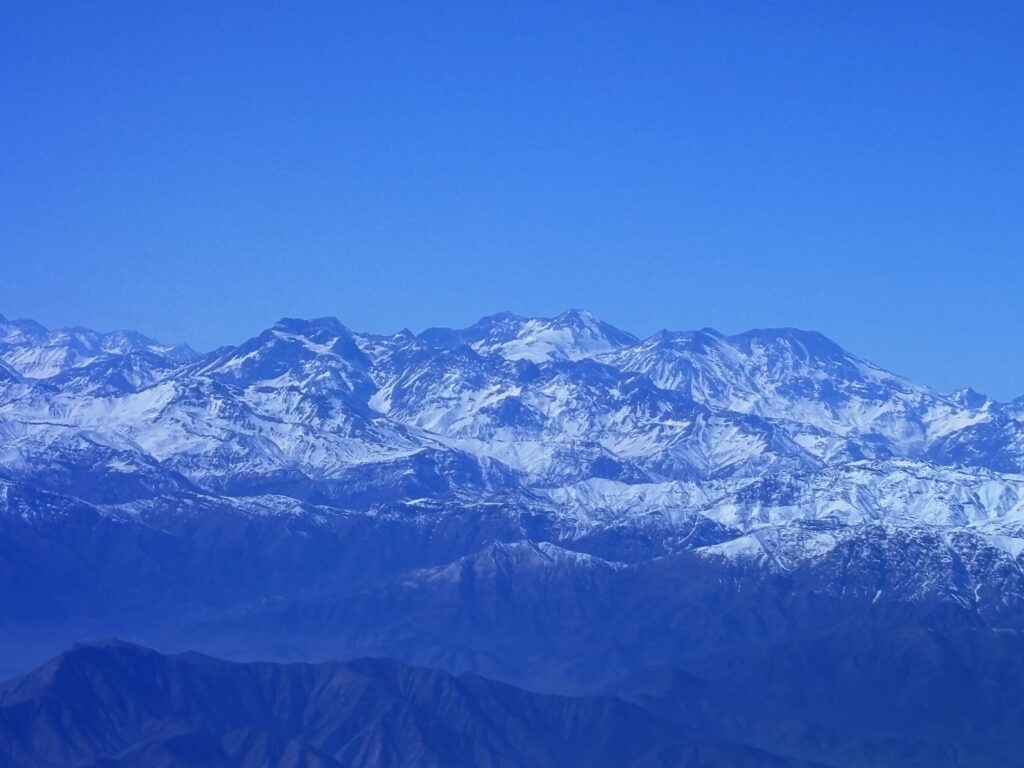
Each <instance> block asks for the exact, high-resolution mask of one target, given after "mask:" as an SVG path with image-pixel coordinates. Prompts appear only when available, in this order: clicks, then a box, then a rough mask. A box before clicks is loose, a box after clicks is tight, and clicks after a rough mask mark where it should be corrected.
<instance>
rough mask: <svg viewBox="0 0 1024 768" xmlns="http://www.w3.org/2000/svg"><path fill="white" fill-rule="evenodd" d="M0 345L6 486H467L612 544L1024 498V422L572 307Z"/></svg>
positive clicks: (955, 521) (994, 511) (785, 336)
mask: <svg viewBox="0 0 1024 768" xmlns="http://www.w3.org/2000/svg"><path fill="white" fill-rule="evenodd" d="M0 333H2V336H0V359H2V360H3V361H4V363H3V365H4V368H3V373H4V375H3V377H2V378H0V388H2V393H0V419H2V421H0V427H2V429H3V433H4V435H5V440H4V446H3V450H2V456H3V461H2V471H3V472H4V473H5V474H6V475H8V476H10V477H12V478H19V477H31V478H33V482H40V483H44V484H45V483H51V484H52V483H53V482H55V480H54V479H53V478H54V477H57V476H60V473H55V472H53V471H51V470H48V471H47V473H46V474H47V476H48V477H50V479H49V480H47V479H45V478H42V479H41V478H39V477H37V476H38V475H40V471H39V468H40V467H53V466H54V465H58V466H62V467H65V468H66V471H68V472H73V474H75V475H76V476H78V475H82V474H88V475H90V476H92V477H93V478H94V479H95V482H96V483H97V484H98V485H103V484H104V476H105V475H106V474H107V473H110V472H114V471H117V472H123V471H124V468H125V467H128V468H129V470H128V471H134V468H141V467H146V468H148V469H147V472H156V473H164V474H166V475H167V476H168V477H172V476H173V477H180V478H181V479H182V481H185V482H189V483H192V484H194V486H195V487H196V488H197V489H200V490H203V491H206V492H210V493H229V494H230V495H233V496H246V495H251V494H253V493H255V490H254V488H255V487H257V486H258V487H259V489H260V492H275V493H279V494H283V495H290V494H292V493H293V491H292V490H289V489H290V488H291V487H292V486H295V485H297V486H299V487H302V488H303V489H304V490H302V491H301V494H303V495H308V494H311V493H312V494H313V496H314V497H317V498H320V497H322V498H325V499H335V500H336V501H337V502H338V503H340V504H342V505H343V506H344V505H345V504H348V503H349V502H347V501H346V500H345V492H344V488H345V487H346V486H348V485H351V484H352V483H353V482H354V478H355V477H357V476H358V477H360V478H361V479H360V481H359V484H360V487H363V485H364V484H365V487H366V491H367V492H366V493H363V494H362V496H363V497H364V498H367V499H369V498H372V497H373V493H372V486H374V485H375V484H376V485H378V486H379V490H380V492H381V497H382V498H389V499H394V498H395V495H394V493H393V492H392V489H393V483H394V482H395V478H397V477H408V473H409V472H413V473H414V475H416V474H417V473H418V474H420V475H423V476H429V475H431V473H433V474H436V475H438V476H449V475H448V473H449V471H450V470H451V468H452V467H454V466H460V467H463V470H462V471H463V472H464V473H465V475H466V478H467V479H466V484H464V485H460V486H459V487H458V488H457V489H453V488H451V487H449V484H447V483H441V484H440V485H438V486H437V488H443V492H445V493H447V492H449V491H452V490H457V491H458V492H460V493H465V494H469V495H474V494H476V495H479V496H481V497H485V496H486V497H494V496H507V495H509V494H512V493H515V494H517V495H518V497H519V498H527V497H529V498H530V499H532V500H533V501H531V503H534V504H536V505H537V507H538V508H543V509H545V510H547V512H546V513H547V514H551V515H553V516H555V517H557V518H559V519H565V518H571V519H572V520H574V521H577V522H579V521H596V520H601V519H606V518H607V515H608V514H609V509H612V508H618V509H620V512H621V513H620V514H616V515H615V516H614V518H615V521H616V524H625V523H630V522H632V523H635V524H637V525H641V524H647V522H649V521H650V519H651V518H652V517H653V518H656V519H658V520H659V521H668V522H671V521H672V520H676V519H680V518H684V517H691V516H692V515H694V514H699V515H701V516H703V517H706V518H708V519H709V520H712V521H715V522H719V523H723V524H725V523H727V524H728V525H731V526H734V527H735V528H736V529H738V530H741V531H747V530H749V529H751V528H752V527H756V526H759V525H779V524H785V523H788V522H791V521H792V520H796V519H817V518H820V517H823V516H829V517H832V518H837V519H838V518H842V519H843V521H844V522H846V523H852V522H856V523H859V522H864V521H866V520H870V521H873V522H878V521H889V522H892V523H894V524H898V525H910V524H917V523H922V524H929V525H948V526H957V525H961V526H977V525H980V524H982V523H985V524H994V523H996V522H998V523H1000V524H1002V523H1007V524H1008V523H1010V522H1015V521H1017V520H1018V519H1020V517H1021V513H1020V510H1019V509H1018V507H1017V506H1015V505H1013V504H1007V503H1006V502H1004V501H993V499H1005V498H1010V497H1013V498H1016V496H1015V495H1016V494H1017V493H1018V492H1019V489H1020V484H1021V483H1022V482H1024V480H1022V478H1021V476H1020V473H1021V472H1022V471H1024V422H1022V421H1021V413H1020V411H1021V409H1020V408H1019V405H1018V404H1000V403H995V402H993V401H991V400H990V399H988V398H985V397H983V396H980V395H977V394H976V393H972V392H959V393H954V394H952V395H949V396H943V395H940V394H937V393H934V392H931V391H930V390H929V389H927V388H926V387H923V386H920V385H916V384H914V383H912V382H910V381H907V380H906V379H904V378H902V377H899V376H897V375H895V374H892V373H889V372H887V371H885V370H882V369H880V368H878V367H877V366H875V365H872V364H871V363H869V362H867V361H865V360H863V359H861V358H858V357H856V356H855V355H852V354H850V353H848V352H846V351H845V350H843V349H842V348H841V347H839V346H838V345H836V344H835V343H833V342H831V341H829V340H828V339H826V338H825V337H824V336H822V335H820V334H818V333H813V332H805V331H799V330H795V329H773V330H758V331H750V332H747V333H744V334H739V335H737V336H723V335H721V334H719V333H716V332H715V331H712V330H708V329H705V330H702V331H696V332H684V333H676V332H667V331H664V332H660V333H657V334H655V335H654V336H652V337H650V338H647V339H644V340H639V339H636V338H635V337H633V336H632V335H630V334H628V333H626V332H624V331H620V330H618V329H616V328H614V327H612V326H610V325H608V324H607V323H604V322H602V321H601V320H599V319H598V318H596V317H594V316H593V315H592V314H591V313H589V312H584V311H578V310H573V311H570V312H566V313H564V314H562V315H559V316H557V317H554V318H523V317H519V316H516V315H512V314H507V313H506V314H501V315H495V316H492V317H488V318H484V319H483V320H481V321H480V322H478V323H477V324H475V325H473V326H471V327H470V328H466V329H463V330H450V329H436V328H435V329H430V330H427V331H424V332H423V333H421V334H418V335H413V334H412V333H409V332H408V331H403V332H401V333H398V334H394V335H392V336H379V335H370V334H356V333H353V332H351V331H349V330H348V329H347V328H346V327H345V326H344V325H342V324H341V323H340V322H339V321H337V320H336V319H334V318H321V319H318V320H310V321H305V320H294V319H286V320H282V321H280V322H279V323H277V324H275V325H274V326H273V327H272V328H269V329H267V330H266V331H263V332H262V333H260V334H258V335H257V336H255V337H253V338H251V339H249V340H248V341H245V342H243V343H241V344H239V345H237V346H233V347H226V348H223V349H220V350H217V351H216V352H214V353H211V354H208V355H197V354H196V353H193V352H191V350H188V349H187V348H185V347H167V346H163V345H160V344H159V343H157V342H154V341H152V340H151V339H147V338H146V337H144V336H141V335H140V334H135V333H129V332H119V333H115V334H99V333H95V332H92V331H87V330H82V329H71V330H64V331H46V330H45V329H43V328H42V327H41V326H39V325H38V324H36V323H33V322H31V321H15V322H10V321H3V323H2V324H0ZM411 468H415V469H411ZM375 478H376V479H375ZM601 483H603V484H604V485H603V486H602V485H601ZM595 484H597V485H595ZM598 486H600V487H603V488H611V489H613V490H612V491H609V493H607V494H597V495H596V496H595V495H594V494H593V493H592V491H593V489H594V488H595V487H598ZM410 488H411V489H415V490H411V491H410V492H412V493H415V494H416V495H418V496H430V495H431V491H430V489H429V488H428V487H425V486H424V487H420V484H418V483H417V482H415V481H414V482H411V483H410ZM949 488H954V489H957V493H954V494H952V496H951V495H950V491H949ZM979 488H980V489H984V490H983V491H980V490H978V489H979ZM580 489H589V490H580ZM684 489H685V492H684ZM957 494H959V495H957ZM971 494H974V496H975V497H976V498H974V500H973V501H972V500H969V499H968V500H965V499H964V498H961V497H966V496H970V495H971ZM953 496H956V498H957V499H958V500H957V501H955V502H954V501H952V500H951V499H952V498H953ZM621 497H626V498H629V499H631V500H632V501H631V502H630V504H629V505H628V508H623V507H622V504H621V503H620V502H618V501H615V499H617V498H621ZM972 498H973V497H972ZM908 499H912V500H913V503H912V504H910V503H909V502H908ZM126 500H129V499H126ZM838 500H841V501H838ZM908 504H909V506H908ZM965 505H966V506H965ZM962 508H969V509H971V510H972V512H971V513H970V514H967V513H959V512H958V511H957V510H960V509H962ZM935 509H941V510H944V513H943V514H937V513H934V510H935ZM915 510H919V512H918V511H915ZM587 524H589V523H587Z"/></svg>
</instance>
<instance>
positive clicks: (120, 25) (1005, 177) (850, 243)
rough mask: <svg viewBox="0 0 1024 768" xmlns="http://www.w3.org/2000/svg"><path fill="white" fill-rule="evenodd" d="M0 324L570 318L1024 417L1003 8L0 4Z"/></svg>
mask: <svg viewBox="0 0 1024 768" xmlns="http://www.w3.org/2000/svg"><path fill="white" fill-rule="evenodd" d="M0 14H2V15H0V213H2V220H0V267H2V269H0V313H3V314H5V315H8V316H16V317H20V316H28V317H32V318H35V319H37V320H39V321H41V322H43V323H44V324H47V325H50V326H59V325H66V324H81V325H86V326H91V327H96V328H99V329H101V330H110V329H114V328H121V327H130V328H135V329H138V330H141V331H143V332H146V333H149V334H151V335H154V336H157V337H159V338H161V339H164V340H167V341H188V342H190V343H191V344H192V345H193V346H196V347H197V348H200V349H204V348H211V347H213V346H216V345H219V344H223V343H229V342H237V341H240V340H242V339H244V338H246V337H248V336H250V335H253V334H255V333H256V332H258V331H259V330H260V329H261V328H263V327H265V326H267V325H268V324H270V323H271V322H273V321H274V320H275V319H277V318H278V317H280V316H284V315H291V316H316V315H324V314H333V315H337V316H338V317H339V318H340V319H341V320H342V321H343V322H345V323H346V324H348V325H349V326H351V327H353V328H357V329H360V330H371V331H392V330H398V329H400V328H402V327H409V328H411V329H413V330H419V329H422V328H424V327H426V326H430V325H465V324H468V323H470V322H472V321H474V320H475V319H477V318H478V317H479V316H481V315H484V314H489V313H492V312H495V311H498V310H503V309H511V310H513V311H516V312H520V313H523V314H554V313H557V312H559V311H560V310H562V309H565V308H568V307H585V308H588V309H591V310H593V311H594V312H596V313H597V314H598V315H601V316H602V317H604V318H605V319H606V320H608V321H609V322H612V323H614V324H616V325H619V326H622V327H624V328H626V329H628V330H631V331H633V332H634V333H637V334H641V335H643V334H647V333H650V332H653V331H655V330H657V329H659V328H662V327H668V328H675V329H684V328H693V327H702V326H713V327H716V328H718V329H719V330H722V331H724V332H736V331H740V330H744V329H747V328H750V327H764V326H776V325H794V326H800V327H804V328H814V329H817V330H820V331H822V332H824V333H825V334H827V335H829V336H831V337H832V338H834V339H836V340H837V341H839V342H840V343H841V344H843V345H844V346H846V347H847V348H849V349H851V350H853V351H854V352H857V353H859V354H862V355H864V356H866V357H869V358H871V359H873V360H875V361H876V362H878V363H880V364H882V365H884V366H886V367H888V368H891V369H893V370H896V371H898V372H901V373H904V374H906V375H909V376H911V377H912V378H915V379H917V380H920V381H923V382H925V383H928V384H931V385H933V386H935V387H937V388H939V389H946V390H948V389H952V388H955V387H958V386H961V385H964V384H971V385H973V386H974V387H975V388H977V389H981V390H983V391H987V392H989V393H990V394H992V395H994V396H999V397H1010V396H1015V395H1019V394H1024V354H1022V349H1021V347H1022V344H1021V342H1022V340H1024V308H1022V293H1024V258H1022V257H1024V3H1021V2H1016V1H1015V0H1014V1H1012V2H1003V3H997V2H971V3H966V2H949V3H947V2H939V1H938V0H930V1H929V2H906V1H901V2H878V3H875V2H839V1H838V0H814V1H808V2H801V3H797V2H772V1H770V0H766V1H765V2H747V1H744V2H725V1H722V0H719V1H717V2H706V3H705V2H670V3H660V2H639V1H638V0H633V1H631V2H622V3H606V2H579V3H558V2H552V1H550V0H549V1H546V2H537V3H533V2H525V1H522V2H510V3H507V4H492V3H486V2H479V1H476V2H466V3H460V2H438V3H428V2H404V3H390V2H370V3H365V4H364V3H358V2H331V3H323V4H319V3H311V2H294V3H292V2H275V3H259V2H244V3H237V4H231V3H228V2H205V1H204V2H196V3H191V2H152V3H150V2H140V1H139V0H131V1H130V2H124V3H115V2H104V1H103V0H98V1H97V2H79V3H31V2H27V1H26V2H21V1H18V2H6V3H3V5H2V8H0Z"/></svg>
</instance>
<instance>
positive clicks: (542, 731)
mask: <svg viewBox="0 0 1024 768" xmlns="http://www.w3.org/2000/svg"><path fill="white" fill-rule="evenodd" d="M0 764H2V765H4V766H11V768H15V767H17V766H26V768H27V767H31V768H49V767H50V766H53V767H57V766H60V767H61V768H65V767H66V766H94V767H95V768H100V766H103V768H114V767H115V766H116V767H117V768H129V766H131V767H132V768H136V767H137V768H143V767H144V768H172V766H173V767H174V768H179V767H180V768H185V767H186V766H187V767H188V768H197V767H199V766H202V767H204V768H213V767H214V766H216V767H217V768H221V767H224V768H226V767H227V766H239V767H241V766H245V768H261V767H263V766H266V767H267V768H269V767H270V766H276V767H278V768H300V767H305V768H328V767H334V766H569V765H579V766H586V765H592V766H674V765H686V766H708V768H710V767H711V766H723V765H729V766H741V767H742V766H748V767H749V768H755V767H756V766H791V765H792V766H810V765H811V764H809V763H804V762H793V761H789V760H784V759H782V758H779V757H777V756H773V755H770V754H768V753H766V752H764V751H761V750H758V749H754V748H752V747H748V746H745V745H740V744H732V745H730V744H725V743H721V742H719V743H716V742H715V740H713V739H702V738H701V737H700V736H699V735H698V734H694V733H688V732H687V729H686V728H683V727H680V726H679V725H676V724H673V723H672V722H671V720H670V719H663V718H660V717H657V716H655V715H653V714H652V713H651V712H649V711H647V710H645V709H643V708H641V707H640V706H638V705H636V704H631V703H627V702H626V701H623V700H622V699H619V698H615V697H612V696H587V697H567V696H552V695H544V694H537V693H531V692H528V691H524V690H522V689H519V688H515V687H512V686H508V685H504V684H502V683H496V682H493V681H490V680H487V679H485V678H482V677H479V676H477V675H460V676H453V675H450V674H447V673H444V672H439V671H435V670H429V669H422V668H416V667H410V666H406V665H404V664H400V663H397V662H394V661H390V660H386V659H375V660H370V659H362V660H357V661H352V662H348V663H338V662H328V663H323V664H286V665H281V664H272V663H247V664H239V663H233V662H227V661H221V660H218V659H214V658H211V657H208V656H203V655H200V654H196V653H185V654H180V655H173V656H166V655H162V654H160V653H157V652H155V651H152V650H149V649H146V648H142V647H140V646H135V645H128V644H124V643H118V642H113V643H104V644H99V645H90V646H76V647H75V648H73V649H72V650H70V651H68V652H67V653H65V654H63V655H61V656H59V657H57V658H55V659H53V660H52V661H50V662H49V663H47V664H46V665H44V666H42V667H40V668H39V669H37V670H35V671H34V672H31V673H29V674H28V675H25V676H23V677H20V678H16V679H14V680H11V681H8V682H7V683H5V684H4V685H3V686H0Z"/></svg>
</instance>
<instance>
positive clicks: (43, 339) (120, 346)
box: [0, 319, 197, 379]
mask: <svg viewBox="0 0 1024 768" xmlns="http://www.w3.org/2000/svg"><path fill="white" fill-rule="evenodd" d="M135 352H146V353H150V354H153V355H157V356H159V357H161V358H163V359H164V360H165V361H167V363H168V364H181V363H185V362H188V361H190V360H193V359H195V358H196V357H197V354H196V352H195V351H194V350H192V349H191V348H189V347H188V346H187V345H185V344H179V345H167V344H161V343H159V342H157V341H155V340H154V339H151V338H149V337H147V336H143V335H142V334H140V333H136V332H135V331H112V332H110V333H100V332H98V331H93V330H90V329H88V328H82V327H72V328H58V329H56V330H52V331H51V330H48V329H47V328H46V327H44V326H42V325H40V324H39V323H37V322H35V321H34V320H6V319H4V320H0V359H3V360H4V361H5V362H6V363H7V364H8V365H10V366H11V367H12V368H14V369H15V370H16V371H18V372H19V373H20V374H21V375H22V376H24V377H26V378H30V379H48V378H50V377H52V376H56V375H58V374H61V373H64V372H66V371H69V370H71V369H76V368H83V367H85V366H88V365H90V364H92V363H94V362H97V361H99V360H101V359H104V358H114V357H118V356H122V355H127V354H131V353H135Z"/></svg>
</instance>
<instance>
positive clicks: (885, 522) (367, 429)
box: [0, 310, 1024, 765]
mask: <svg viewBox="0 0 1024 768" xmlns="http://www.w3.org/2000/svg"><path fill="white" fill-rule="evenodd" d="M1022 552H1024V400H1016V401H1013V402H1009V403H999V402H995V401H993V400H991V399H990V398H987V397H985V396H983V395H980V394H978V393H976V392H973V391H970V390H963V391H960V392H956V393H952V394H948V395H944V394H940V393H936V392H933V391H931V390H929V389H928V388H926V387H923V386H920V385H917V384H914V383H912V382H910V381H908V380H906V379H904V378H902V377H900V376H898V375H896V374H892V373H889V372H887V371H885V370H882V369H881V368H879V367H877V366H875V365H873V364H871V363H869V362H867V361H865V360H863V359H861V358H859V357H857V356H856V355H853V354H851V353H849V352H847V351H845V350H843V349H842V348H841V347H839V346H838V345H836V344H835V343H833V342H831V341H829V340H828V339H826V338H824V337H823V336H821V335H820V334H817V333H813V332H806V331H799V330H795V329H771V330H757V331H750V332H748V333H744V334H739V335H735V336H724V335H722V334H719V333H717V332H715V331H712V330H709V329H705V330H701V331H694V332H670V331H663V332H660V333H657V334H654V335H653V336H651V337H649V338H646V339H638V338H636V337H634V336H632V335H631V334H629V333H626V332H624V331H621V330H618V329H616V328H614V327H612V326H610V325H608V324H607V323H604V322H602V321H600V320H598V319H597V318H595V317H594V316H593V315H591V314H590V313H587V312H584V311H575V310H574V311H570V312H566V313H564V314H562V315H559V316H557V317H554V318H524V317H519V316H516V315H512V314H507V313H506V314H502V315H496V316H493V317H488V318H484V319H482V320H481V321H479V322H478V323H476V324H475V325H473V326H471V327H469V328H466V329H461V330H452V329H444V328H434V329H429V330H427V331H424V332H422V333H419V334H413V333H411V332H409V331H403V332H400V333H397V334H393V335H390V336H383V335H375V334H366V333H357V332H353V331H351V330H349V329H347V328H346V327H345V326H343V325H342V324H341V323H340V322H339V321H337V320H335V319H333V318H322V319H317V320H295V319H286V320H282V321H280V322H278V323H277V324H275V325H274V326H273V327H271V328H269V329H267V330H265V331H263V332H261V333H259V334H257V335H256V336H254V337H253V338H251V339H249V340H247V341H244V342H243V343H241V344H239V345H237V346H229V347H225V348H222V349H218V350H215V351H213V352H211V353H208V354H199V353H196V352H193V351H192V350H190V349H188V348H186V347H169V346H166V345H161V344H159V343H157V342H154V341H152V340H150V339H147V338H145V337H143V336H141V335H138V334H134V333H115V334H98V333H94V332H90V331H85V330H82V329H73V330H65V331H48V330H46V329H44V328H42V327H41V326H39V325H38V324H36V323H33V322H31V321H8V320H2V319H0V640H2V641H3V644H4V647H5V650H6V651H7V653H6V654H5V655H4V659H3V660H2V662H0V666H2V668H0V673H6V674H14V673H19V672H24V671H25V670H26V669H28V668H29V667H30V666H31V665H34V664H36V663H39V662H41V661H43V659H44V658H45V657H46V656H48V655H52V654H55V653H57V652H59V651H60V650H62V649H63V648H64V647H66V646H67V645H68V644H69V643H70V642H73V641H75V640H79V639H82V638H89V637H103V636H110V635H114V634H118V635H122V636H128V637H134V638H139V639H142V640H145V641H147V642H151V643H154V644H156V645H158V646H160V647H166V648H201V649H206V650H210V651H214V652H216V653H219V654H222V655H227V656H230V657H234V658H264V659H266V658H276V659H307V660H319V659H328V658H351V657H354V656H360V655H383V656H390V657H394V658H396V659H400V660H404V661H407V662H412V663H416V664H422V665H430V666H437V667H441V668H444V669H447V670H449V671H451V672H454V673H465V672H481V673H483V674H486V675H488V676H490V677H494V678H497V679H501V680H504V681H507V682H511V683H514V684H517V685H524V686H528V687H530V688H533V689H535V690H546V691H556V692H560V693H564V694H568V693H572V694H578V693H579V692H580V691H583V690H591V689H594V688H595V687H600V686H608V685H612V684H613V683H614V682H615V681H616V680H620V679H622V678H624V677H626V676H628V675H630V674H634V673H637V672H638V671H639V670H642V669H647V668H652V667H658V666H664V667H666V668H672V669H687V670H691V671H692V670H700V669H704V668H705V667H706V665H707V664H708V663H709V662H708V659H709V658H710V657H711V656H712V655H714V654H715V653H720V652H725V651H726V650H728V649H730V648H731V649H733V650H735V651H736V652H737V653H739V654H741V655H744V656H756V655H758V654H760V655H762V656H764V657H765V658H768V657H770V656H771V653H772V652H773V651H772V649H773V648H776V649H777V648H780V647H787V648H791V647H797V646H798V645H800V644H806V643H809V642H812V641H813V642H820V643H822V646H821V647H825V648H838V647H840V646H841V642H840V641H839V640H835V638H842V637H845V636H847V635H846V634H844V633H847V632H853V630H854V629H855V628H861V627H865V626H867V627H874V628H875V629H876V630H877V632H878V633H880V634H883V635H884V634H886V633H888V634H892V635H893V636H900V637H911V638H915V640H914V642H915V643H918V642H920V643H924V642H925V641H924V640H922V638H926V637H930V636H931V635H930V634H929V633H934V632H941V633H943V635H942V636H943V637H948V638H954V639H953V640H950V642H951V643H954V645H955V644H957V643H966V642H968V641H967V640H965V639H964V638H966V637H968V636H970V637H973V636H974V635H971V634H970V633H968V634H964V633H965V632H967V630H970V632H979V633H981V636H983V637H984V638H986V640H985V642H989V641H991V642H997V641H996V640H994V639H993V638H997V637H999V638H1005V637H1011V636H1013V637H1015V636H1016V633H1018V632H1020V631H1022V630H1024V614H1022V611H1021V608H1022V606H1024V570H1022V566H1024V560H1022V558H1021V553H1022ZM823 638H832V639H831V640H829V641H828V642H825V640H824V639H823ZM971 642H975V641H973V640H972V641H971ZM829 643H832V644H831V645H830V644H829ZM801 647H802V646H801ZM956 647H957V648H959V649H960V651H962V652H963V653H966V652H967V651H965V650H964V649H963V647H961V646H956ZM908 748H909V747H908ZM815 754H817V753H814V752H813V750H811V751H810V752H807V753H806V755H807V756H808V759H818V758H819V757H821V755H820V754H817V757H815ZM928 754H929V755H931V758H932V762H931V763H927V764H931V765H940V764H943V763H942V762H941V761H939V762H936V761H935V760H936V758H935V756H934V754H932V753H928ZM834 764H835V765H845V763H834ZM851 764H853V763H851ZM949 764H956V763H949Z"/></svg>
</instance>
